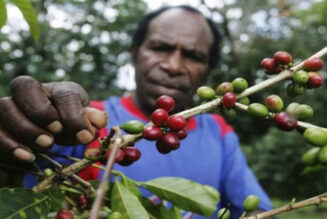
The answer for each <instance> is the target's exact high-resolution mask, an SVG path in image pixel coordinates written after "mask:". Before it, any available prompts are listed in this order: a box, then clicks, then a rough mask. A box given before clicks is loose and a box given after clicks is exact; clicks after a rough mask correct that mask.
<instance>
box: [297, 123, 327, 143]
mask: <svg viewBox="0 0 327 219" xmlns="http://www.w3.org/2000/svg"><path fill="white" fill-rule="evenodd" d="M303 137H304V139H305V140H307V142H308V143H310V144H313V145H316V146H320V147H322V146H324V145H325V144H327V132H326V131H325V130H323V129H321V128H316V127H310V128H307V129H306V130H305V131H304V133H303Z"/></svg>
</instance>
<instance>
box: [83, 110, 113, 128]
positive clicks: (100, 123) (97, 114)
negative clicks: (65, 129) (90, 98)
mask: <svg viewBox="0 0 327 219" xmlns="http://www.w3.org/2000/svg"><path fill="white" fill-rule="evenodd" d="M84 113H85V115H86V117H87V118H88V119H89V121H90V122H91V123H92V125H93V126H95V127H96V128H97V129H101V128H103V127H105V126H106V125H107V124H108V114H107V113H106V112H104V111H101V110H98V109H96V108H92V107H85V108H84Z"/></svg>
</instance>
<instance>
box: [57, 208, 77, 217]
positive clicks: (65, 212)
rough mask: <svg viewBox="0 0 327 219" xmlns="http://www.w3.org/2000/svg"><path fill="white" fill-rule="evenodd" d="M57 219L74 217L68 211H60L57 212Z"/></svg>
mask: <svg viewBox="0 0 327 219" xmlns="http://www.w3.org/2000/svg"><path fill="white" fill-rule="evenodd" d="M57 219H74V215H73V213H72V212H71V211H70V210H67V209H62V210H60V211H58V213H57Z"/></svg>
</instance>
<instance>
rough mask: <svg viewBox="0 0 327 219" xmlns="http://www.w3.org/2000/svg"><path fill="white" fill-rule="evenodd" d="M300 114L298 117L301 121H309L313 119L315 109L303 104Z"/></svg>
mask: <svg viewBox="0 0 327 219" xmlns="http://www.w3.org/2000/svg"><path fill="white" fill-rule="evenodd" d="M299 110H300V114H299V116H298V119H299V120H308V119H310V118H312V117H313V114H314V112H313V109H312V108H311V106H309V105H306V104H301V105H300V106H299Z"/></svg>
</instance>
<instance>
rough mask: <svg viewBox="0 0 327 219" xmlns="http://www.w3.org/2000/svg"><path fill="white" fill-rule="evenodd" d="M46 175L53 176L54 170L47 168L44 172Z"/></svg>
mask: <svg viewBox="0 0 327 219" xmlns="http://www.w3.org/2000/svg"><path fill="white" fill-rule="evenodd" d="M44 174H45V175H46V176H50V175H52V174H53V170H52V169H50V168H46V169H45V170H44Z"/></svg>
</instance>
